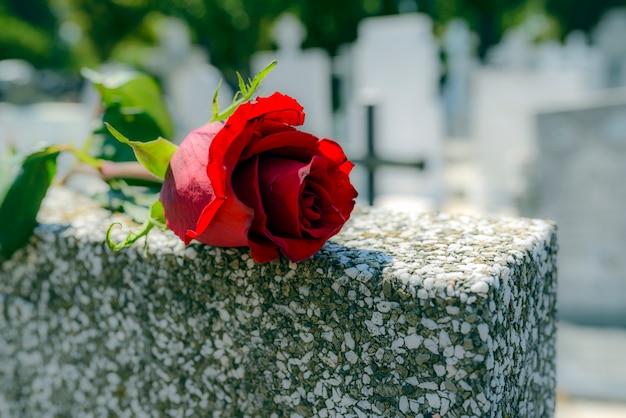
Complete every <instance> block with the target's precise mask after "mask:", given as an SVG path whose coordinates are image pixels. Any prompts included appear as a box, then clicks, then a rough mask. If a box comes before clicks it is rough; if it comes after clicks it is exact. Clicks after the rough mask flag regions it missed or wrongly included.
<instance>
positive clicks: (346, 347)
mask: <svg viewBox="0 0 626 418" xmlns="http://www.w3.org/2000/svg"><path fill="white" fill-rule="evenodd" d="M40 220H41V221H42V224H41V225H40V226H39V227H37V229H36V231H35V235H34V236H33V238H32V239H31V241H30V243H29V245H28V246H27V247H26V248H24V249H22V250H20V251H18V252H17V253H16V254H15V255H14V256H13V258H12V259H10V260H8V261H6V262H4V264H2V265H0V415H1V416H10V417H20V416H40V417H52V416H90V415H95V416H113V415H115V416H119V417H130V416H137V417H153V416H177V417H179V416H242V417H252V416H254V417H257V416H267V417H279V416H289V417H293V418H297V417H310V416H319V417H331V416H353V417H391V416H393V417H421V418H425V417H436V416H442V417H447V416H458V417H485V416H492V417H504V416H509V417H523V416H531V417H550V416H552V414H553V412H554V397H555V370H554V358H555V352H554V347H555V333H556V322H555V313H556V311H555V301H556V293H555V289H556V270H555V258H556V241H555V240H556V237H555V228H554V225H552V224H551V223H548V222H545V221H540V220H529V219H516V218H486V217H469V216H451V215H445V214H439V215H436V214H418V213H399V212H390V211H385V210H381V209H373V208H368V209H363V210H357V211H356V213H354V214H353V216H352V218H351V220H350V221H349V223H348V224H346V226H345V227H344V229H343V231H342V232H341V233H340V234H339V235H337V236H336V237H334V238H333V240H332V242H329V243H327V244H326V245H325V246H324V248H323V249H322V250H321V251H320V252H319V253H318V254H317V255H315V256H314V257H313V258H311V259H309V260H305V261H303V262H300V263H297V264H293V263H289V262H288V261H287V260H285V259H280V260H276V261H273V262H271V263H268V264H264V265H259V264H257V263H255V262H254V261H253V260H252V259H251V258H250V257H249V255H248V251H247V250H242V249H232V248H231V249H228V248H215V247H210V246H205V245H199V244H193V243H192V244H191V245H190V246H188V247H186V248H185V247H184V245H183V244H182V242H181V241H180V240H179V239H178V238H177V237H175V236H174V235H173V234H172V233H171V232H167V233H163V232H160V231H155V233H154V234H151V235H150V237H149V240H148V243H147V251H146V252H145V253H144V250H143V248H142V246H141V245H136V246H134V247H132V248H129V249H126V250H124V251H120V252H111V251H110V250H108V248H107V247H106V246H105V245H103V240H104V237H105V234H106V231H107V228H108V226H109V224H110V223H111V222H115V221H120V222H122V223H123V224H124V225H126V227H128V226H129V225H128V223H129V221H128V219H127V218H125V217H123V216H121V215H116V216H111V214H110V213H109V212H107V211H105V210H103V209H102V208H99V207H97V205H96V204H95V203H93V202H91V201H89V200H87V199H86V198H84V197H81V196H77V195H76V194H74V193H71V192H70V191H69V190H67V189H56V188H53V189H52V190H50V194H49V196H48V198H46V200H45V202H44V206H43V208H42V211H41V213H40ZM113 235H114V236H113V238H114V239H120V238H123V237H124V231H120V230H115V231H114V234H113Z"/></svg>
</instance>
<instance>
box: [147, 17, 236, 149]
mask: <svg viewBox="0 0 626 418" xmlns="http://www.w3.org/2000/svg"><path fill="white" fill-rule="evenodd" d="M159 33H160V34H161V37H160V46H159V47H158V48H156V50H155V51H154V52H153V53H152V56H151V58H150V59H149V60H148V62H147V63H146V67H147V68H148V69H149V70H150V71H151V72H152V73H154V74H156V75H158V76H159V77H160V78H161V79H162V80H163V87H164V93H165V95H166V97H167V101H168V105H169V108H170V112H171V113H172V117H173V118H174V122H175V125H176V140H177V141H180V140H182V139H183V138H184V137H185V136H186V135H187V134H188V133H189V132H190V131H192V130H194V129H196V128H198V127H200V126H202V125H204V124H206V123H207V122H208V121H209V120H210V119H211V117H212V111H213V94H214V92H215V89H216V88H217V86H218V85H219V83H220V80H222V78H223V77H222V73H221V72H220V71H219V70H218V69H217V68H216V67H214V66H212V65H211V64H210V63H209V57H208V55H207V53H206V51H204V50H203V49H201V48H199V47H197V46H193V45H192V43H191V35H190V33H189V27H188V26H187V24H186V23H185V22H184V21H182V20H180V19H176V18H167V19H164V21H163V22H162V26H161V30H160V31H159ZM232 98H233V92H232V89H231V88H230V87H229V86H228V85H227V84H226V83H222V86H221V88H220V92H219V96H218V103H219V104H220V109H223V108H225V107H226V106H228V105H229V104H230V102H231V100H232Z"/></svg>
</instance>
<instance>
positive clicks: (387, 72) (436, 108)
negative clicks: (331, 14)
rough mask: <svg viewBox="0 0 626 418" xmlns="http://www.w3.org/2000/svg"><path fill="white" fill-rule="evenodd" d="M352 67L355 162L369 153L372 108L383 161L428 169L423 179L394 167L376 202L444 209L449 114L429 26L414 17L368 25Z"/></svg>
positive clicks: (385, 170) (382, 175) (379, 183)
mask: <svg viewBox="0 0 626 418" xmlns="http://www.w3.org/2000/svg"><path fill="white" fill-rule="evenodd" d="M353 59H354V61H353V68H354V84H353V85H354V94H355V96H354V97H353V98H352V100H351V104H350V115H349V130H350V132H349V135H350V147H349V149H350V153H351V155H352V156H353V157H356V158H357V159H359V158H363V157H364V156H365V155H366V153H367V145H366V144H367V141H366V138H367V134H368V132H367V125H368V121H367V112H366V107H367V106H372V107H373V108H374V109H375V112H374V114H375V120H374V124H373V125H374V132H373V136H374V141H375V143H374V145H375V150H376V154H377V156H378V157H380V158H383V159H385V160H389V161H397V162H404V163H410V162H414V161H423V162H424V163H425V169H424V170H423V171H419V170H416V169H412V168H407V167H393V166H391V165H390V166H385V167H381V168H380V169H378V170H377V173H376V189H377V196H379V197H380V198H381V199H382V198H385V199H387V198H386V197H385V196H384V195H407V196H412V197H413V198H415V199H424V200H425V201H426V203H427V206H428V207H430V208H438V207H439V205H440V203H441V199H442V196H443V190H442V188H443V174H442V161H443V155H442V150H441V143H442V136H443V116H442V113H443V112H442V105H441V102H440V99H439V74H440V72H439V51H438V46H437V44H436V43H435V40H434V37H433V34H432V23H431V20H430V18H429V17H428V16H426V15H423V14H417V13H411V14H404V15H399V16H384V17H373V18H367V19H364V20H363V21H362V22H361V23H360V25H359V28H358V38H357V41H356V43H355V44H354V47H353ZM358 172H359V170H357V171H356V173H357V174H358ZM355 177H356V176H355ZM356 180H357V183H358V181H359V179H358V178H357V179H356ZM404 200H406V198H404Z"/></svg>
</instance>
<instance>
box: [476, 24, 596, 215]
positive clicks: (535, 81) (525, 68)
mask: <svg viewBox="0 0 626 418" xmlns="http://www.w3.org/2000/svg"><path fill="white" fill-rule="evenodd" d="M560 55H561V51H560V50H559V49H555V48H554V47H548V48H547V49H546V50H545V51H544V55H543V57H542V56H541V55H540V54H539V53H538V50H537V48H536V47H534V46H533V45H532V44H531V40H530V38H529V37H528V36H527V35H526V34H525V33H524V32H522V31H519V30H515V31H513V32H512V33H510V34H507V35H506V36H505V40H504V41H503V43H502V44H500V45H498V46H497V47H496V48H495V50H494V51H493V53H491V54H490V63H491V64H490V65H487V66H484V67H481V68H480V69H478V70H477V71H475V72H474V79H473V82H474V97H473V103H472V106H471V109H472V112H471V119H472V121H473V126H472V137H473V138H474V139H475V140H476V144H477V152H478V155H479V164H480V166H481V167H482V171H483V177H484V182H485V188H484V196H482V197H481V198H480V200H481V201H482V202H481V204H480V205H481V206H482V207H483V208H484V209H486V210H488V211H493V212H499V213H515V212H516V207H517V205H518V201H519V200H520V199H525V198H526V197H527V188H528V185H527V183H526V170H527V168H528V165H529V164H531V163H532V162H533V160H534V159H535V158H536V155H537V145H536V134H535V131H534V115H535V114H536V113H537V112H538V111H539V110H540V109H541V108H542V107H545V106H549V105H550V104H552V103H554V102H561V103H562V102H564V101H566V100H568V99H575V98H577V97H579V96H580V95H582V94H583V92H584V91H585V90H586V79H585V74H584V73H583V71H581V70H580V69H579V68H563V67H562V66H561V65H560V60H561V58H560ZM541 59H543V65H541ZM541 67H543V68H541Z"/></svg>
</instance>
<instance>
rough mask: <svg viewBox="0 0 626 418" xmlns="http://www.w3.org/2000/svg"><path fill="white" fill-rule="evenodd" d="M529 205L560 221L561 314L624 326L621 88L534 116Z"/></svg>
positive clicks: (625, 190)
mask: <svg viewBox="0 0 626 418" xmlns="http://www.w3.org/2000/svg"><path fill="white" fill-rule="evenodd" d="M537 121H538V125H537V126H538V134H539V156H538V162H537V166H536V172H537V173H538V178H537V179H536V181H535V183H534V184H535V187H534V189H535V194H534V195H535V204H534V205H533V206H532V207H531V208H529V210H528V211H527V213H525V215H528V216H533V217H540V218H550V219H554V220H555V221H556V223H557V225H558V227H559V247H560V249H559V262H560V265H559V285H560V289H559V313H560V315H561V316H562V317H564V318H565V319H569V320H573V321H577V322H582V323H589V324H603V325H619V326H626V257H624V249H625V248H626V216H624V207H626V182H625V181H624V179H626V164H624V162H625V161H626V90H620V91H617V92H612V93H604V92H603V93H598V94H597V95H595V96H593V98H592V99H587V101H585V102H580V103H575V104H570V105H569V106H567V107H563V108H562V109H554V110H551V111H545V112H543V113H541V114H539V116H538V118H537Z"/></svg>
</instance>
